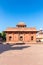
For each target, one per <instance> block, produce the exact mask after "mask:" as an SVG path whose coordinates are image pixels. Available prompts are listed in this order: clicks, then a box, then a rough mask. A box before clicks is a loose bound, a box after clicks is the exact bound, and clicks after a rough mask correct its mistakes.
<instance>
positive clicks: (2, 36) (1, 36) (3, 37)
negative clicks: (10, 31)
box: [0, 32, 6, 41]
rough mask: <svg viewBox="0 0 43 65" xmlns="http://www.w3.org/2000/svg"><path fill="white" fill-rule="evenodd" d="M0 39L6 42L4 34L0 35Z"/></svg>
mask: <svg viewBox="0 0 43 65" xmlns="http://www.w3.org/2000/svg"><path fill="white" fill-rule="evenodd" d="M0 38H2V41H6V34H5V32H2V33H0Z"/></svg>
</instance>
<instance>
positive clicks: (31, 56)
mask: <svg viewBox="0 0 43 65" xmlns="http://www.w3.org/2000/svg"><path fill="white" fill-rule="evenodd" d="M0 65H43V44H25V45H7V44H0Z"/></svg>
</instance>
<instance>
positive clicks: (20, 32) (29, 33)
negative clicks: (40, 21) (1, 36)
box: [4, 22, 38, 43]
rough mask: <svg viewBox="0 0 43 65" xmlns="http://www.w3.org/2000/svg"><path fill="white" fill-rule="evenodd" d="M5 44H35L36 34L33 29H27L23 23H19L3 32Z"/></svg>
mask: <svg viewBox="0 0 43 65" xmlns="http://www.w3.org/2000/svg"><path fill="white" fill-rule="evenodd" d="M4 32H5V33H6V43H36V33H37V32H38V31H37V30H36V28H34V27H27V25H26V24H25V23H23V22H20V23H18V24H17V25H16V27H9V28H7V29H6V30H5V31H4Z"/></svg>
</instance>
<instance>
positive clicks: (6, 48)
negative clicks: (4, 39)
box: [0, 44, 30, 54]
mask: <svg viewBox="0 0 43 65" xmlns="http://www.w3.org/2000/svg"><path fill="white" fill-rule="evenodd" d="M28 47H30V46H26V45H25V44H24V45H17V46H16V45H15V44H13V45H10V44H0V54H1V53H3V52H5V51H9V50H23V49H24V48H28Z"/></svg>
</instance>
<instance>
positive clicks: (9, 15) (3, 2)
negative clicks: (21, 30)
mask: <svg viewBox="0 0 43 65" xmlns="http://www.w3.org/2000/svg"><path fill="white" fill-rule="evenodd" d="M18 22H24V23H25V24H27V26H28V27H36V28H37V29H38V30H39V29H40V28H42V29H43V0H0V31H3V30H5V29H6V28H7V27H15V26H16V24H17V23H18Z"/></svg>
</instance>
